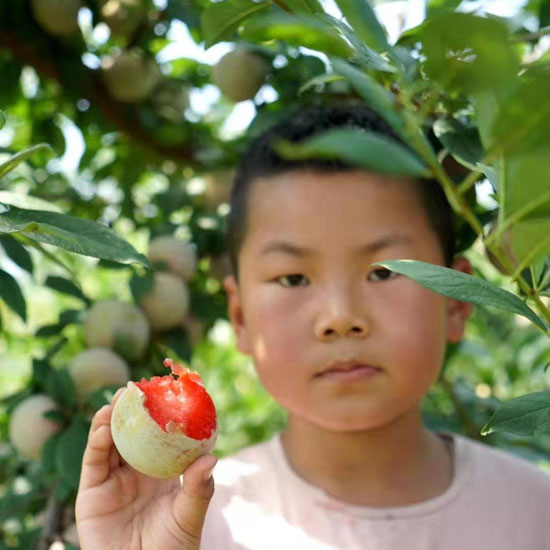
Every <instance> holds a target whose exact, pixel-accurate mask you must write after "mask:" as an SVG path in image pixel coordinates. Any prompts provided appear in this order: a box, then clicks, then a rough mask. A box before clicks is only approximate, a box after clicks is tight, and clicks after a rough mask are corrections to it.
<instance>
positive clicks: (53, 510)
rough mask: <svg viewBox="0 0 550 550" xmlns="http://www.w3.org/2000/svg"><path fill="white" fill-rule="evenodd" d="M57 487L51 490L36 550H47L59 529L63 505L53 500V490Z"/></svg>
mask: <svg viewBox="0 0 550 550" xmlns="http://www.w3.org/2000/svg"><path fill="white" fill-rule="evenodd" d="M56 488H57V486H54V487H53V488H52V491H51V493H50V496H49V497H48V502H47V504H46V511H45V517H44V527H43V528H42V532H41V533H40V538H39V539H38V545H37V547H36V548H37V550H48V549H49V547H50V545H51V543H52V542H53V539H54V536H55V534H56V533H57V532H58V531H59V528H60V527H61V519H62V517H63V504H62V503H61V502H59V501H58V500H57V499H56V498H55V490H56Z"/></svg>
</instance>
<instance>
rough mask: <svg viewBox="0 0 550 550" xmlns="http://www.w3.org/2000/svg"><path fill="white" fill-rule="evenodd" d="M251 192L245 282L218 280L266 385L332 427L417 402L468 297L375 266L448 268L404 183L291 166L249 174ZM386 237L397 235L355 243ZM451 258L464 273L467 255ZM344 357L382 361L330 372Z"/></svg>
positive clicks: (362, 422) (366, 424)
mask: <svg viewBox="0 0 550 550" xmlns="http://www.w3.org/2000/svg"><path fill="white" fill-rule="evenodd" d="M249 198H250V202H249V219H248V229H247V236H246V238H245V241H244V243H243V247H242V249H241V253H240V255H239V274H240V281H239V284H238V285H237V283H236V282H235V280H234V278H233V277H228V278H226V280H225V282H224V286H225V288H226V290H227V293H228V298H229V312H230V317H231V321H232V324H233V327H234V329H235V333H236V337H237V344H238V347H239V349H240V350H241V351H242V352H243V353H246V354H250V355H251V356H252V357H253V359H254V362H255V364H256V368H257V370H258V374H259V376H260V379H261V380H262V382H263V384H264V385H265V387H266V389H267V390H268V391H269V392H270V393H271V394H272V395H273V396H274V398H275V399H276V400H277V401H278V402H279V403H281V404H282V405H283V406H284V407H285V408H286V409H287V410H288V411H289V412H290V414H291V415H296V416H299V417H301V418H302V419H303V420H306V421H309V422H312V423H314V424H317V425H319V426H323V427H325V428H327V429H333V430H360V429H373V428H376V427H380V426H382V425H383V424H385V423H388V422H391V421H392V420H393V419H396V418H397V417H398V416H399V415H401V414H403V413H405V412H407V411H409V410H411V409H412V408H413V407H417V406H419V403H420V401H421V400H422V397H423V396H424V395H425V394H426V393H427V392H428V390H429V388H430V386H431V384H432V383H433V382H434V381H436V379H437V377H438V374H439V370H440V368H441V365H442V360H443V357H444V353H445V348H446V342H447V341H458V340H460V339H461V337H462V335H463V331H464V324H465V321H466V319H467V317H468V314H469V311H470V308H471V306H470V304H465V303H463V302H457V301H454V300H450V299H446V298H444V297H442V296H441V295H438V294H436V293H434V292H432V291H430V290H427V289H425V288H423V287H421V286H420V285H419V284H417V283H416V282H414V281H413V280H411V279H408V278H407V277H404V276H401V275H397V274H393V273H391V272H389V271H387V270H385V269H383V268H378V267H376V266H372V267H371V265H370V264H372V263H374V262H377V261H382V260H389V259H402V258H410V259H415V260H421V261H424V262H429V263H433V264H439V265H443V263H444V260H443V252H442V251H441V247H440V244H439V241H438V238H437V236H436V235H435V233H434V232H433V230H432V229H431V227H430V225H429V220H428V218H427V215H426V213H425V210H424V207H423V205H422V203H421V200H420V198H419V197H418V196H417V194H416V190H415V189H414V188H413V186H412V185H411V183H410V182H409V181H407V180H405V179H396V178H390V177H386V176H381V175H373V174H368V173H366V172H362V171H350V172H344V173H342V172H340V173H334V174H330V173H329V174H327V173H320V172H289V173H284V174H281V175H278V176H274V177H271V178H269V181H267V180H258V181H256V182H255V184H254V186H253V188H252V191H251V196H250V197H249ZM381 239H391V240H392V242H391V243H390V244H388V245H386V246H381V247H380V248H379V249H377V250H371V251H370V252H369V251H367V250H363V251H361V249H362V248H363V249H365V247H366V245H369V244H371V243H375V242H377V241H380V240H381ZM283 243H286V244H283ZM292 249H295V251H294V252H292ZM298 249H307V250H308V251H309V252H308V253H298V251H297V250H298ZM453 267H455V268H456V269H460V270H462V271H465V272H470V268H469V263H468V261H467V260H466V259H464V258H463V259H461V260H460V261H459V262H458V263H456V264H455V265H454V266H453ZM339 361H354V362H357V363H361V364H366V365H372V366H376V367H378V368H379V369H380V370H379V371H377V372H376V374H375V375H374V376H369V377H361V376H358V377H353V376H344V377H341V376H331V375H328V374H326V370H327V369H328V368H329V367H330V366H331V365H333V364H334V363H335V362H339ZM324 373H325V374H324Z"/></svg>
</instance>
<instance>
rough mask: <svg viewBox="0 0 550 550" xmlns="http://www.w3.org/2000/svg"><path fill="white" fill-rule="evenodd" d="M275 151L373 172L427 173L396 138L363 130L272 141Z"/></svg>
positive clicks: (332, 131) (285, 155)
mask: <svg viewBox="0 0 550 550" xmlns="http://www.w3.org/2000/svg"><path fill="white" fill-rule="evenodd" d="M274 147H275V149H276V150H277V152H278V153H279V154H281V155H282V156H284V157H287V158H291V159H308V158H327V159H339V160H342V161H344V162H346V163H349V164H352V165H354V166H357V167H359V168H363V169H366V170H369V171H372V172H376V173H384V174H399V175H404V176H415V177H416V176H427V175H428V171H427V169H426V167H425V166H424V165H423V164H422V162H421V161H420V160H419V159H418V158H417V157H416V156H414V155H413V153H411V152H410V151H409V150H408V149H407V148H406V147H404V146H403V145H401V144H400V143H398V142H397V141H395V140H393V139H391V138H389V137H386V136H382V135H379V134H376V133H374V132H367V131H365V130H357V129H349V130H348V129H335V130H329V131H327V132H323V133H322V134H318V135H316V136H314V137H312V138H309V139H307V140H303V141H301V142H299V143H294V142H289V141H282V140H281V141H279V142H278V144H277V143H274Z"/></svg>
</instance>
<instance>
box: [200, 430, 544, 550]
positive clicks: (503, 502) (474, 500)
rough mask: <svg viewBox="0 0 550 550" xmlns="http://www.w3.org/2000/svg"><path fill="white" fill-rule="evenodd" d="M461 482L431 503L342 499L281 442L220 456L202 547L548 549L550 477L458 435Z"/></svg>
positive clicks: (276, 440) (458, 476) (227, 549)
mask: <svg viewBox="0 0 550 550" xmlns="http://www.w3.org/2000/svg"><path fill="white" fill-rule="evenodd" d="M448 435H451V436H452V438H453V442H454V445H453V447H454V458H455V459H454V477H453V481H452V483H451V485H450V486H449V487H448V488H447V490H446V491H445V492H444V493H443V494H441V495H439V496H437V497H435V498H432V499H430V500H427V501H424V502H421V503H418V504H413V505H409V506H403V507H394V508H372V507H367V506H356V505H351V504H346V503H344V502H341V501H338V500H335V499H334V498H332V497H330V496H329V495H327V494H326V493H325V492H324V491H323V490H322V489H320V488H318V487H316V486H314V485H311V484H310V483H308V482H306V481H305V480H303V479H302V478H300V477H299V476H298V475H297V474H296V473H294V471H293V470H292V469H291V468H290V466H289V464H288V462H287V460H286V456H285V454H284V452H283V448H282V444H281V440H280V435H277V436H275V437H274V438H273V439H271V440H270V441H268V442H265V443H260V444H258V445H254V446H252V447H249V448H247V449H244V450H242V451H240V452H238V453H236V454H235V455H233V456H231V457H228V458H225V459H222V460H220V461H219V463H218V464H217V466H216V469H215V471H214V479H215V482H216V491H215V493H214V497H213V499H212V502H211V503H210V506H209V509H208V513H207V516H206V521H205V526H204V530H203V538H202V543H201V550H520V549H521V550H550V475H548V474H546V473H545V472H543V471H542V470H541V469H539V468H537V467H536V466H534V465H532V464H531V463H529V462H528V461H526V460H524V459H520V458H517V457H516V456H514V455H511V454H509V453H507V452H504V451H502V450H499V449H495V448H493V447H489V446H487V445H484V444H482V443H478V442H476V441H473V440H470V439H467V438H465V437H463V436H460V435H456V434H448Z"/></svg>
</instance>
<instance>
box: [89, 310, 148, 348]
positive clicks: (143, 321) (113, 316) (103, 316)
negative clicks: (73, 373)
mask: <svg viewBox="0 0 550 550" xmlns="http://www.w3.org/2000/svg"><path fill="white" fill-rule="evenodd" d="M150 332H151V329H150V327H149V321H148V320H147V317H146V316H145V314H144V313H143V311H142V310H141V309H139V307H137V306H136V305H134V304H128V303H126V302H119V301H117V300H104V301H102V302H96V303H95V304H94V305H93V306H92V307H91V308H90V310H89V311H88V313H87V316H86V321H85V322H84V340H85V341H86V345H87V346H88V347H89V348H112V349H114V350H116V351H117V352H118V353H120V354H121V355H122V356H123V357H126V358H127V359H137V358H139V357H141V355H142V354H143V351H144V350H145V348H146V347H147V344H148V343H149V338H150Z"/></svg>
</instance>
